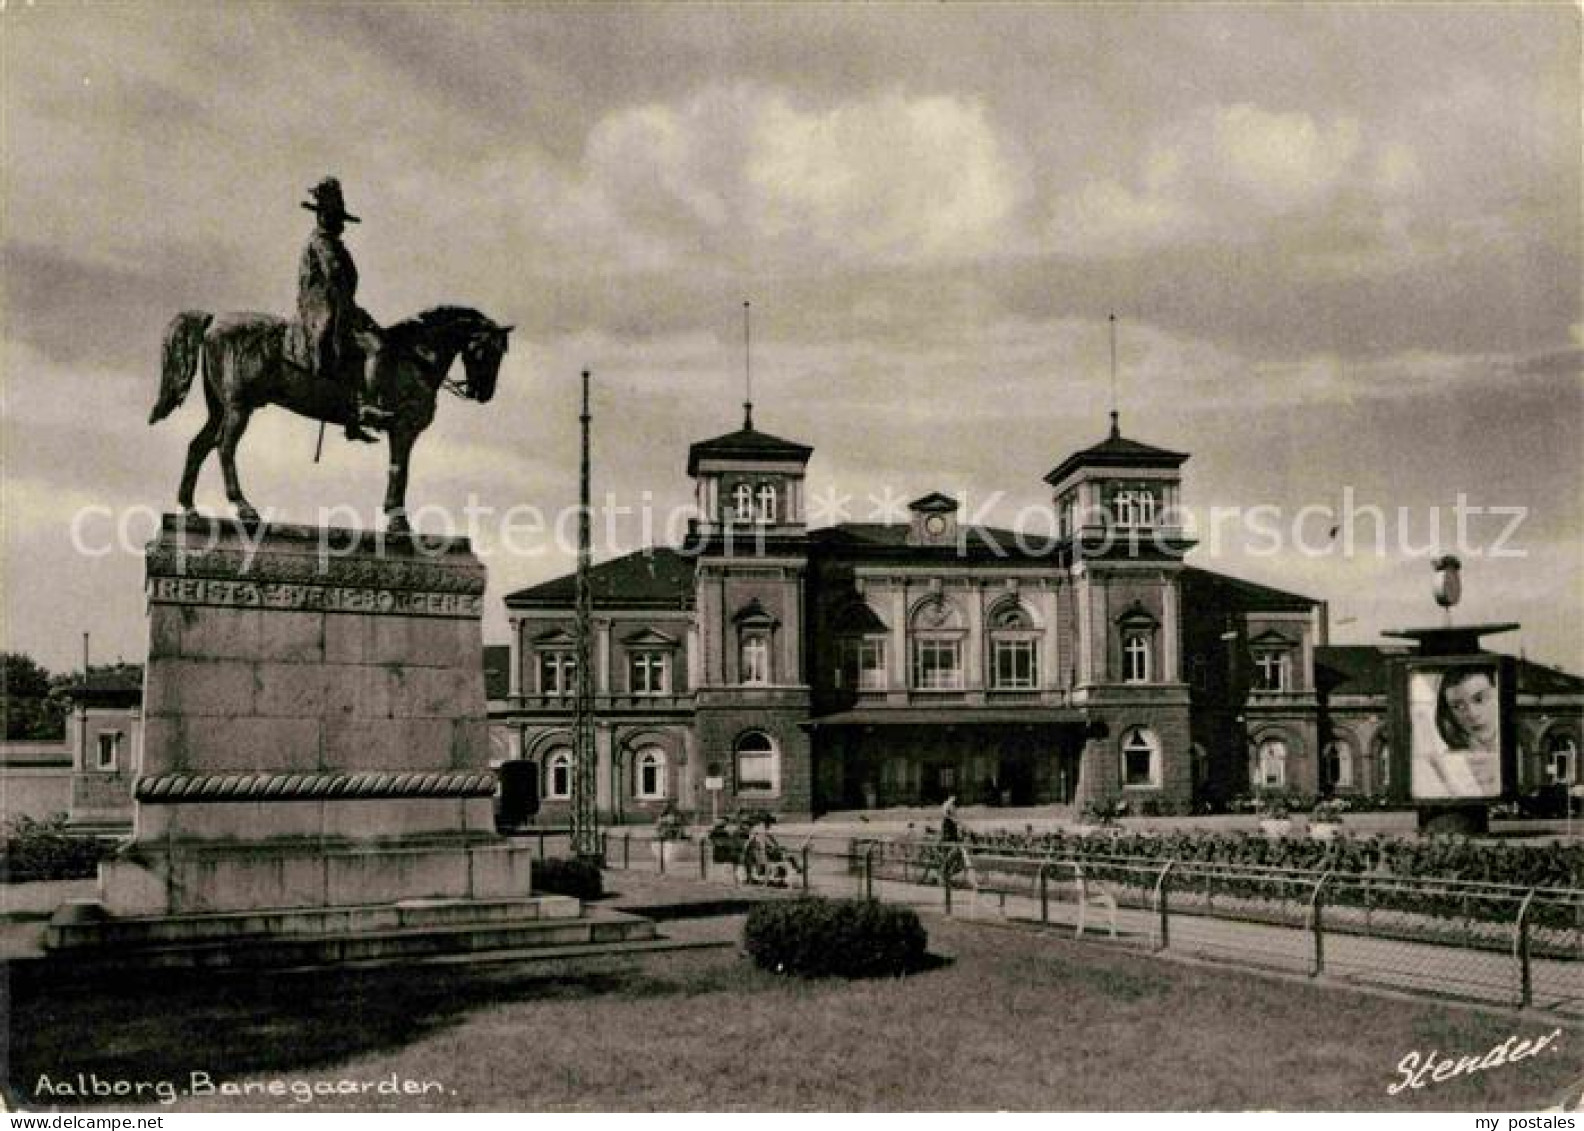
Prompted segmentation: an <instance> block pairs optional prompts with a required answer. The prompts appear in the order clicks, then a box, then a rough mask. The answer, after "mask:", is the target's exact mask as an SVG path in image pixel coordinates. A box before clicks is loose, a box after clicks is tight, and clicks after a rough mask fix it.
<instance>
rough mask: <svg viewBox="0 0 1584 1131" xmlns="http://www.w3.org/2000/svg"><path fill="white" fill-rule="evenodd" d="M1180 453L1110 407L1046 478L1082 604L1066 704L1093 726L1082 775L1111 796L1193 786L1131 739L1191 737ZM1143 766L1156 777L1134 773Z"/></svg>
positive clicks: (1175, 745)
mask: <svg viewBox="0 0 1584 1131" xmlns="http://www.w3.org/2000/svg"><path fill="white" fill-rule="evenodd" d="M1187 459H1188V456H1187V455H1186V454H1185V453H1183V452H1173V451H1167V450H1166V449H1165V448H1157V447H1153V446H1152V445H1149V444H1144V443H1140V442H1139V441H1137V440H1130V439H1128V438H1127V437H1125V436H1123V435H1122V430H1121V427H1120V426H1119V424H1118V421H1117V414H1116V413H1115V412H1112V414H1111V431H1110V434H1109V435H1108V436H1107V437H1106V438H1105V439H1104V440H1102V441H1101V442H1100V443H1098V444H1095V445H1093V446H1092V447H1089V448H1085V449H1083V450H1082V451H1079V452H1075V453H1074V454H1073V455H1071V456H1068V457H1067V458H1066V459H1065V460H1063V461H1062V462H1061V463H1060V464H1059V465H1058V466H1057V467H1056V468H1055V469H1054V470H1053V471H1051V473H1050V474H1049V475H1047V476H1046V477H1045V482H1046V483H1048V484H1050V486H1051V488H1052V490H1053V492H1054V503H1055V507H1056V516H1057V518H1056V529H1057V535H1058V538H1059V540H1060V542H1061V545H1062V548H1063V549H1064V550H1065V551H1066V555H1067V560H1068V562H1069V563H1070V567H1069V568H1070V573H1071V579H1072V589H1073V595H1074V602H1075V607H1076V608H1077V609H1079V610H1081V612H1080V615H1079V616H1078V617H1077V620H1076V623H1075V626H1074V628H1075V637H1076V639H1075V640H1074V648H1075V652H1076V664H1075V671H1074V688H1073V702H1074V704H1075V705H1082V706H1084V707H1086V708H1087V709H1088V713H1089V717H1090V718H1091V720H1093V721H1094V722H1095V723H1096V724H1099V725H1096V726H1094V727H1093V728H1092V739H1091V741H1090V742H1089V744H1088V746H1087V747H1086V749H1085V751H1084V766H1083V770H1082V773H1081V775H1080V780H1081V781H1082V783H1083V784H1084V792H1085V793H1087V794H1089V795H1090V796H1117V795H1118V794H1119V793H1122V792H1123V791H1125V790H1126V789H1128V788H1129V787H1142V788H1146V789H1155V790H1160V791H1161V792H1162V794H1163V795H1166V796H1172V797H1186V796H1189V794H1190V792H1191V788H1192V783H1191V780H1190V777H1189V775H1190V773H1191V770H1190V767H1189V765H1188V763H1187V760H1186V759H1182V758H1162V757H1158V756H1154V755H1152V754H1151V753H1150V752H1147V751H1144V750H1142V749H1141V750H1139V751H1137V752H1133V753H1130V750H1129V748H1128V744H1129V743H1130V742H1142V741H1143V740H1144V739H1141V738H1139V737H1138V736H1140V735H1143V736H1146V737H1147V739H1148V741H1150V742H1154V743H1160V744H1163V745H1164V746H1165V747H1167V748H1169V749H1172V750H1186V749H1187V748H1188V746H1189V696H1188V689H1187V687H1186V685H1185V684H1184V683H1183V678H1182V656H1181V641H1182V624H1181V620H1182V602H1181V586H1180V576H1181V573H1182V569H1183V561H1182V559H1183V555H1184V554H1185V553H1187V551H1188V550H1189V549H1191V548H1192V547H1193V544H1194V543H1193V540H1192V539H1190V538H1188V537H1186V536H1185V534H1184V533H1183V531H1182V528H1181V524H1180V521H1179V515H1180V507H1181V501H1180V498H1181V496H1180V492H1181V485H1182V473H1181V470H1180V469H1181V467H1182V465H1183V463H1185V462H1186V461H1187ZM1113 716H1114V717H1113ZM1134 753H1136V757H1134V756H1133V755H1134ZM1157 753H1158V752H1157ZM1130 759H1131V760H1130ZM1134 761H1136V762H1137V764H1138V765H1139V766H1141V767H1144V766H1147V767H1149V770H1148V772H1147V774H1146V773H1145V772H1142V771H1141V772H1139V773H1134V772H1133V771H1132V770H1131V769H1130V766H1132V764H1133V762H1134ZM1151 775H1162V780H1148V781H1146V780H1143V779H1144V777H1146V776H1151ZM1166 776H1170V777H1172V778H1173V780H1170V781H1168V780H1164V778H1165V777H1166ZM1177 779H1181V780H1177Z"/></svg>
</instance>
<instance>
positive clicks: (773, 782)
mask: <svg viewBox="0 0 1584 1131" xmlns="http://www.w3.org/2000/svg"><path fill="white" fill-rule="evenodd" d="M736 755H737V792H738V793H739V794H745V793H765V794H769V793H779V792H781V754H780V751H778V750H777V749H776V744H775V742H774V741H773V740H772V739H771V738H770V736H769V735H768V734H766V733H764V731H761V730H751V731H749V732H748V733H746V734H744V735H743V736H742V737H740V738H739V739H738V740H737V750H736Z"/></svg>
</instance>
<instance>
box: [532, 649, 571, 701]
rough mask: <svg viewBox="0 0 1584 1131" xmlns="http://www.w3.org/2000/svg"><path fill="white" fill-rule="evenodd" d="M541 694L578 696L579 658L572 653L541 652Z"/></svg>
mask: <svg viewBox="0 0 1584 1131" xmlns="http://www.w3.org/2000/svg"><path fill="white" fill-rule="evenodd" d="M539 694H541V695H575V694H577V657H575V656H574V655H573V654H572V653H571V652H541V653H540V654H539Z"/></svg>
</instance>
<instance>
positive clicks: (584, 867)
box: [533, 856, 605, 902]
mask: <svg viewBox="0 0 1584 1131" xmlns="http://www.w3.org/2000/svg"><path fill="white" fill-rule="evenodd" d="M533 888H534V891H536V892H541V893H543V894H544V895H570V896H573V897H574V898H577V899H581V900H584V901H585V902H586V901H588V900H590V899H598V898H599V897H600V896H601V895H604V894H605V877H604V876H603V875H602V874H601V873H600V870H599V865H597V864H595V863H593V862H592V861H590V860H579V859H576V858H573V857H564V856H552V857H550V858H549V859H548V860H540V861H538V862H537V863H536V864H534V866H533Z"/></svg>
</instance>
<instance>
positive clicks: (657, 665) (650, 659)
mask: <svg viewBox="0 0 1584 1131" xmlns="http://www.w3.org/2000/svg"><path fill="white" fill-rule="evenodd" d="M666 660H667V658H666V655H665V653H664V652H634V653H633V655H632V663H631V674H632V683H631V687H632V693H633V694H634V695H664V694H665V693H666V692H667V691H668V690H670V685H669V680H668V679H667V676H668V675H669V674H670V673H669V668H670V664H668V663H667V662H666Z"/></svg>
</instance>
